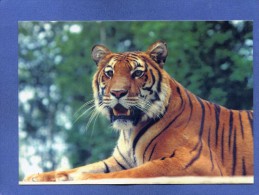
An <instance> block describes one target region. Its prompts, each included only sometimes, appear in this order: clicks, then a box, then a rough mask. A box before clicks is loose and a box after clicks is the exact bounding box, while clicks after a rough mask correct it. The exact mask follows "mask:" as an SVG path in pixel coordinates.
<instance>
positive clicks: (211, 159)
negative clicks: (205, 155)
mask: <svg viewBox="0 0 259 195" xmlns="http://www.w3.org/2000/svg"><path fill="white" fill-rule="evenodd" d="M208 147H209V151H210V161H211V164H212V167H211V170H213V169H214V162H213V157H212V152H211V148H210V128H209V135H208Z"/></svg>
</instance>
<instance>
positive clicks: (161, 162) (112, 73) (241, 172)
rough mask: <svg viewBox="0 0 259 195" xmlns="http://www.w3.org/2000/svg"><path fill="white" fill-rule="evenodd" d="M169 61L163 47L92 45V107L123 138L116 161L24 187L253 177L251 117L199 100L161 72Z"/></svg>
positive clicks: (50, 175)
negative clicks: (101, 181) (46, 183)
mask: <svg viewBox="0 0 259 195" xmlns="http://www.w3.org/2000/svg"><path fill="white" fill-rule="evenodd" d="M167 55H168V49H167V44H166V43H165V42H163V41H157V42H155V43H153V44H152V45H151V46H149V47H148V49H147V50H146V51H135V52H133V51H131V52H122V53H113V52H112V51H110V50H109V49H108V48H107V47H105V46H104V45H95V46H94V47H93V48H92V53H91V56H92V58H93V61H94V62H95V63H96V65H97V71H96V73H95V74H94V77H93V81H92V88H93V97H94V101H95V103H94V104H95V107H96V109H97V110H98V112H100V113H102V114H103V115H104V116H106V117H107V118H108V120H110V122H111V124H112V127H113V128H114V129H115V130H116V131H119V138H118V141H117V145H116V146H115V148H114V151H113V153H112V155H111V156H110V157H109V158H107V159H104V160H101V161H99V162H96V163H93V164H89V165H85V166H81V167H77V168H74V169H69V170H65V171H51V172H45V173H40V174H33V175H31V176H28V177H26V178H25V179H24V181H31V182H40V181H52V182H55V181H73V180H74V181H77V180H91V179H109V178H151V177H165V176H167V177H173V176H252V175H253V160H254V159H253V111H252V110H251V111H249V110H232V109H227V108H225V107H223V106H220V105H218V104H215V103H212V102H209V101H206V100H203V99H201V98H200V97H198V96H196V95H194V94H193V93H191V92H190V91H189V90H187V89H186V88H184V87H183V86H182V85H181V84H180V83H179V82H177V81H176V80H175V79H174V78H172V77H171V76H170V75H169V74H168V73H167V72H166V71H165V70H164V69H163V66H164V64H165V62H166V58H167Z"/></svg>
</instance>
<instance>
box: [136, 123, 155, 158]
mask: <svg viewBox="0 0 259 195" xmlns="http://www.w3.org/2000/svg"><path fill="white" fill-rule="evenodd" d="M159 120H160V118H156V119H151V122H150V123H148V124H147V125H146V126H145V127H144V128H143V129H141V130H140V131H139V133H138V134H137V136H136V137H135V138H134V140H133V144H132V150H133V158H134V162H135V163H136V157H135V153H136V145H137V143H138V141H139V139H140V138H141V137H142V136H143V135H144V134H145V133H146V131H147V130H148V129H149V128H150V127H151V126H153V125H154V124H155V123H156V122H158V121H159Z"/></svg>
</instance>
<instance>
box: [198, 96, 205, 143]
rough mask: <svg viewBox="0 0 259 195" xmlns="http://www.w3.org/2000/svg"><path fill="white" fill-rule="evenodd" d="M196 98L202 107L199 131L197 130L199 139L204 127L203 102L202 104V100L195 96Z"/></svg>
mask: <svg viewBox="0 0 259 195" xmlns="http://www.w3.org/2000/svg"><path fill="white" fill-rule="evenodd" d="M197 100H198V101H199V103H200V105H201V109H202V116H201V124H200V132H199V139H200V141H201V137H202V134H203V128H204V119H205V107H204V104H203V102H202V100H201V99H200V98H199V97H197Z"/></svg>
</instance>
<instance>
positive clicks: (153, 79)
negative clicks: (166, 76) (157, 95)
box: [142, 69, 156, 94]
mask: <svg viewBox="0 0 259 195" xmlns="http://www.w3.org/2000/svg"><path fill="white" fill-rule="evenodd" d="M150 74H151V77H152V84H151V86H150V87H143V88H142V89H143V90H146V91H149V92H150V94H152V93H153V90H152V87H153V86H154V84H155V81H156V78H155V75H154V74H153V70H152V69H151V70H150Z"/></svg>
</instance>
